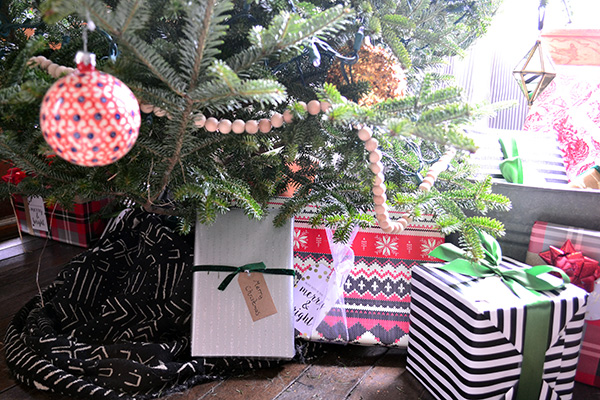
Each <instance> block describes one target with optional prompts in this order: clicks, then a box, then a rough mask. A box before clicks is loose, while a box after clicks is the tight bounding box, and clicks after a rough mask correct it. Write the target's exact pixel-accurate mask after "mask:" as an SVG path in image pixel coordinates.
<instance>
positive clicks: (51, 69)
mask: <svg viewBox="0 0 600 400" xmlns="http://www.w3.org/2000/svg"><path fill="white" fill-rule="evenodd" d="M57 69H58V64H50V65H49V66H48V73H49V74H50V75H52V76H53V77H54V78H58V75H57V74H56V70H57Z"/></svg>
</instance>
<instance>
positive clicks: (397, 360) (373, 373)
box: [348, 349, 434, 400]
mask: <svg viewBox="0 0 600 400" xmlns="http://www.w3.org/2000/svg"><path fill="white" fill-rule="evenodd" d="M393 398H401V399H403V400H413V399H414V400H417V399H421V400H433V399H434V397H433V396H432V395H431V394H429V393H428V392H427V391H426V390H425V388H424V387H423V385H421V383H419V382H418V381H417V380H416V379H415V378H414V377H412V376H411V375H410V373H409V372H408V371H407V370H406V350H400V349H390V351H388V352H387V353H386V354H385V355H384V356H383V357H382V358H381V359H379V360H378V361H377V362H376V363H375V365H374V366H373V368H372V369H371V370H370V371H368V373H367V374H366V375H365V377H364V378H363V380H362V381H361V382H360V384H359V385H357V386H356V387H355V388H354V390H353V391H352V393H350V396H348V400H362V399H369V400H387V399H393Z"/></svg>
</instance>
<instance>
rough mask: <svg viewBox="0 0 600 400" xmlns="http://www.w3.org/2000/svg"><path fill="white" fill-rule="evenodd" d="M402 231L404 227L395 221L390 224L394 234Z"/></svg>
mask: <svg viewBox="0 0 600 400" xmlns="http://www.w3.org/2000/svg"><path fill="white" fill-rule="evenodd" d="M403 231H404V227H403V226H402V225H400V224H399V223H397V222H394V223H393V224H392V232H391V233H393V234H395V235H398V234H400V233H402V232H403Z"/></svg>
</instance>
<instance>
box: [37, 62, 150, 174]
mask: <svg viewBox="0 0 600 400" xmlns="http://www.w3.org/2000/svg"><path fill="white" fill-rule="evenodd" d="M77 68H78V69H77V71H75V72H74V73H71V74H69V75H67V76H65V77H63V78H61V79H59V80H58V81H56V82H55V83H54V84H53V85H52V87H51V88H50V89H49V90H48V92H47V93H46V95H45V96H44V99H43V101H42V107H41V110H40V125H41V129H42V133H43V135H44V138H45V139H46V142H48V144H49V145H50V147H51V148H52V149H53V150H54V151H55V152H56V154H58V155H59V156H60V157H62V158H64V159H65V160H67V161H69V162H71V163H73V164H77V165H82V166H86V167H95V166H102V165H107V164H110V163H113V162H115V161H116V160H118V159H119V158H121V157H123V156H124V155H125V154H127V152H129V150H130V149H131V147H132V146H133V144H134V143H135V141H136V139H137V136H138V133H139V127H140V123H141V117H140V109H139V105H138V102H137V99H136V98H135V96H134V95H133V93H132V92H131V90H130V89H129V88H128V87H127V86H126V85H125V84H124V83H123V82H121V81H120V80H119V79H117V78H115V77H114V76H112V75H110V74H107V73H105V72H100V71H97V70H96V69H95V68H94V66H93V65H92V64H90V65H85V64H84V63H79V64H78V66H77Z"/></svg>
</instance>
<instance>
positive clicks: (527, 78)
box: [513, 40, 556, 106]
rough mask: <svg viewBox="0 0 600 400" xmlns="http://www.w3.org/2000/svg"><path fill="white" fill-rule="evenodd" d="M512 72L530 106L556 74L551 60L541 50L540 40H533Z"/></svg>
mask: <svg viewBox="0 0 600 400" xmlns="http://www.w3.org/2000/svg"><path fill="white" fill-rule="evenodd" d="M513 74H514V76H515V79H516V80H517V83H518V84H519V87H520V88H521V91H523V94H524V95H525V97H526V98H527V104H529V106H531V105H532V104H533V102H534V101H535V99H536V98H537V97H538V95H539V94H540V93H542V92H543V91H544V89H546V87H548V85H549V84H550V82H552V79H554V77H555V76H556V72H554V64H553V63H552V60H551V59H550V58H548V57H546V56H545V55H544V52H543V51H542V42H541V41H539V40H537V41H536V42H535V45H534V46H533V47H532V48H531V49H530V50H529V51H528V52H527V54H525V57H523V59H522V60H521V62H519V64H518V65H517V66H516V67H515V70H514V71H513Z"/></svg>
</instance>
